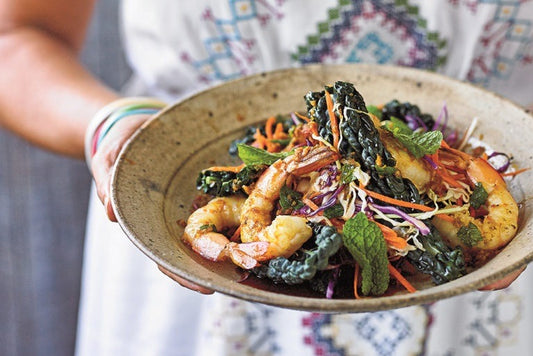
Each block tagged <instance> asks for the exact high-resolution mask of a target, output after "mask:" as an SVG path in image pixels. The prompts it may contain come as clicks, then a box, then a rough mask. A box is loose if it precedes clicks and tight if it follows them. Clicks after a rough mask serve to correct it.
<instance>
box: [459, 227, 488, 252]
mask: <svg viewBox="0 0 533 356" xmlns="http://www.w3.org/2000/svg"><path fill="white" fill-rule="evenodd" d="M457 237H459V239H460V240H461V241H462V242H463V243H464V244H465V245H466V246H468V247H474V246H475V245H477V244H478V242H480V241H482V240H483V236H481V231H479V229H478V228H477V226H476V225H474V224H473V223H469V224H468V226H461V228H460V229H459V231H458V232H457Z"/></svg>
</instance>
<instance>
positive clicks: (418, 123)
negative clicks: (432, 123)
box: [405, 115, 428, 131]
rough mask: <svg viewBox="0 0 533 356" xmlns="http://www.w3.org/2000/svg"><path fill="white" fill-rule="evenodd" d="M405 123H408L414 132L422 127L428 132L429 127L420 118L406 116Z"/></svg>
mask: <svg viewBox="0 0 533 356" xmlns="http://www.w3.org/2000/svg"><path fill="white" fill-rule="evenodd" d="M405 121H406V122H407V126H408V127H409V128H410V129H411V130H413V131H415V130H416V129H418V128H420V127H421V128H422V129H424V131H428V127H427V125H426V124H425V123H424V121H422V119H421V118H419V117H418V116H415V115H405Z"/></svg>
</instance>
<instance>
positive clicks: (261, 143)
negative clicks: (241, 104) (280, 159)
mask: <svg viewBox="0 0 533 356" xmlns="http://www.w3.org/2000/svg"><path fill="white" fill-rule="evenodd" d="M254 138H255V141H254V142H253V143H252V146H254V147H257V148H260V149H264V148H265V145H266V137H265V136H263V134H262V133H261V130H259V128H257V129H255V134H254Z"/></svg>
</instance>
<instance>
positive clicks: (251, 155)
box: [237, 143, 292, 166]
mask: <svg viewBox="0 0 533 356" xmlns="http://www.w3.org/2000/svg"><path fill="white" fill-rule="evenodd" d="M237 150H238V154H239V158H240V159H241V160H242V161H243V163H244V164H246V165H247V166H256V165H262V164H266V165H268V166H270V165H271V164H272V163H274V162H276V161H277V160H279V159H283V158H285V157H287V156H289V155H291V154H292V152H280V153H270V152H267V151H265V150H262V149H260V148H257V147H253V146H249V145H245V144H242V143H238V144H237Z"/></svg>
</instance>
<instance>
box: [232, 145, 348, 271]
mask: <svg viewBox="0 0 533 356" xmlns="http://www.w3.org/2000/svg"><path fill="white" fill-rule="evenodd" d="M338 158H339V156H338V154H337V153H336V152H334V151H332V150H330V149H329V148H327V147H325V146H312V147H299V148H297V149H295V151H294V154H293V155H291V156H288V157H287V158H285V159H283V160H279V161H276V162H275V163H274V164H272V165H271V166H270V167H269V168H268V169H267V170H266V171H265V172H264V173H263V175H261V177H260V178H259V180H258V181H257V183H256V185H255V188H254V189H253V191H252V192H251V193H250V195H249V196H248V199H246V201H245V203H244V205H243V207H242V211H241V241H243V242H248V243H251V242H254V241H266V242H268V244H269V245H268V250H267V251H266V252H265V253H264V254H263V255H261V256H258V257H257V258H258V260H259V261H264V260H269V259H272V258H275V257H280V256H283V257H289V256H291V255H292V254H293V253H294V252H296V250H298V249H299V248H300V247H302V245H303V244H304V243H305V242H306V241H307V240H308V239H309V238H310V237H311V235H312V229H311V227H309V226H308V225H307V219H306V218H303V217H299V216H288V215H278V216H277V217H276V218H275V219H274V221H272V212H273V210H274V206H275V203H276V200H277V199H278V198H279V195H280V190H281V188H282V187H283V185H284V184H286V181H287V179H288V178H289V177H290V176H291V175H296V176H300V175H303V174H307V173H310V172H312V171H316V170H318V169H319V168H321V167H324V166H326V165H328V164H331V163H333V162H335V161H336V160H337V159H338Z"/></svg>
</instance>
